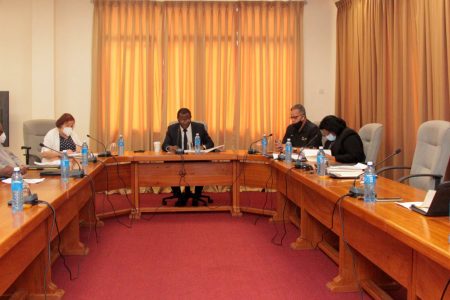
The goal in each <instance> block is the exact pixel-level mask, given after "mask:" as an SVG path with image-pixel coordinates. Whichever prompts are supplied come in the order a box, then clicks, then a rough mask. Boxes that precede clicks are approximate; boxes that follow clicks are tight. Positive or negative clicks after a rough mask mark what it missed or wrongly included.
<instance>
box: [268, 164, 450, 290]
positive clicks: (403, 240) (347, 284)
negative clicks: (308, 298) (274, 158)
mask: <svg viewBox="0 0 450 300" xmlns="http://www.w3.org/2000/svg"><path fill="white" fill-rule="evenodd" d="M273 166H274V168H276V169H277V181H278V191H279V193H280V194H281V196H280V203H279V205H278V210H277V214H276V215H275V217H274V218H276V219H277V220H282V219H285V218H286V215H285V214H286V212H283V210H282V207H283V205H282V203H283V202H286V201H288V199H289V201H292V202H294V203H295V204H296V205H298V206H299V207H300V208H301V226H300V228H301V230H300V237H299V238H298V239H297V241H296V242H294V243H293V244H292V247H293V248H295V249H310V248H312V247H315V246H316V245H318V247H319V248H321V249H322V250H323V251H324V252H325V253H327V254H328V255H329V256H330V257H331V258H333V259H334V260H335V261H336V262H337V263H338V264H339V274H338V275H337V276H336V277H335V278H334V279H333V280H332V281H330V282H329V283H328V284H327V286H328V287H329V288H330V289H331V290H332V291H337V292H345V291H355V290H358V288H359V285H361V286H362V287H363V288H364V289H365V290H366V291H367V292H368V293H369V294H371V295H372V296H374V297H376V298H377V297H381V298H387V297H388V295H387V294H386V293H385V292H384V291H382V290H381V289H380V288H379V287H378V285H383V284H386V283H389V282H386V276H384V274H383V273H382V272H381V271H383V272H385V273H387V274H388V275H389V276H390V277H392V278H393V279H395V281H397V282H398V283H400V284H401V285H402V286H404V287H405V288H406V289H407V291H408V299H415V298H416V296H417V297H420V298H422V299H439V297H440V295H441V293H442V291H443V290H444V287H445V285H446V283H447V281H448V280H449V278H450V246H449V243H448V240H447V238H448V234H449V232H450V222H449V219H448V217H438V218H427V217H424V216H422V215H420V214H417V213H415V212H412V211H409V210H407V209H405V208H403V207H400V206H399V205H396V204H395V203H376V204H372V205H370V204H369V205H368V204H366V203H364V202H363V201H361V200H358V199H354V198H349V197H346V198H343V199H342V200H340V201H339V202H337V201H338V199H339V198H340V197H341V196H343V195H345V194H346V193H347V192H348V190H349V188H350V187H351V186H352V184H353V181H352V180H336V179H332V178H329V177H319V176H317V175H315V174H310V173H309V172H305V171H294V170H293V169H291V167H292V166H288V165H286V164H285V163H283V162H275V163H274V164H273ZM377 194H378V196H379V197H395V196H401V197H402V198H403V199H404V200H405V201H420V200H421V199H423V198H424V195H425V192H424V191H421V190H418V189H414V188H412V187H410V186H407V185H404V184H400V183H397V182H394V181H391V180H388V179H384V178H380V179H379V180H378V182H377ZM333 212H334V215H333ZM341 220H343V221H342V222H341ZM332 223H333V226H332ZM329 230H330V231H332V232H334V233H335V234H336V235H337V236H338V238H339V241H338V247H337V248H338V249H339V251H338V250H336V249H335V248H333V247H332V246H331V245H329V244H327V243H326V242H324V241H323V236H324V234H326V232H327V231H329ZM447 297H448V298H450V292H449V293H447Z"/></svg>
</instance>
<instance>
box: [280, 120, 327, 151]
mask: <svg viewBox="0 0 450 300" xmlns="http://www.w3.org/2000/svg"><path fill="white" fill-rule="evenodd" d="M302 124H303V123H302V122H298V123H296V124H291V125H289V126H288V127H287V128H286V133H285V134H284V137H283V144H286V141H287V139H288V138H290V139H291V143H292V146H293V147H305V146H307V147H310V148H318V147H319V146H322V134H321V133H320V130H319V127H317V125H316V124H314V123H313V122H311V121H310V120H306V123H305V125H304V126H303V127H302Z"/></svg>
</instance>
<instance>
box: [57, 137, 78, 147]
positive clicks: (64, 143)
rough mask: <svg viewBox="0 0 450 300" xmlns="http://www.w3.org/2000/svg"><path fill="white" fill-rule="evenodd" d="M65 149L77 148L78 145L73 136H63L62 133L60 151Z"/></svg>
mask: <svg viewBox="0 0 450 300" xmlns="http://www.w3.org/2000/svg"><path fill="white" fill-rule="evenodd" d="M63 150H72V151H76V150H77V145H75V142H74V141H73V140H72V137H71V136H69V137H68V138H67V139H65V138H63V137H62V136H61V135H60V136H59V151H63Z"/></svg>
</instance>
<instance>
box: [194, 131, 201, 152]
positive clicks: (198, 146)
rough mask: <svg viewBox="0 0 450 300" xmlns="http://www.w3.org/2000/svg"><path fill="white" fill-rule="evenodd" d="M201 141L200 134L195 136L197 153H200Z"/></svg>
mask: <svg viewBox="0 0 450 300" xmlns="http://www.w3.org/2000/svg"><path fill="white" fill-rule="evenodd" d="M201 142H202V141H201V140H200V135H199V134H198V133H196V134H195V139H194V148H195V153H200V150H201Z"/></svg>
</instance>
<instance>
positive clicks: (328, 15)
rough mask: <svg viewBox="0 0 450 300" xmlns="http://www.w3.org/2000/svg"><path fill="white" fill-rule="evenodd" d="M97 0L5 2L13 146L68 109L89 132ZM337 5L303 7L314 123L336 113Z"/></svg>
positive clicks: (4, 58) (3, 59) (0, 62)
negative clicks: (27, 126)
mask: <svg viewBox="0 0 450 300" xmlns="http://www.w3.org/2000/svg"><path fill="white" fill-rule="evenodd" d="M92 14H93V4H92V2H91V0H0V20H1V23H2V26H0V41H1V43H0V70H1V71H0V90H6V91H10V131H11V133H10V136H11V139H10V140H11V144H10V145H11V146H10V148H11V150H12V151H14V152H16V153H18V154H19V153H20V152H21V150H20V146H21V145H22V141H23V136H22V123H23V121H25V120H29V119H32V118H33V119H36V118H57V117H59V116H60V115H61V114H62V113H64V112H70V113H72V114H73V115H74V116H75V119H76V131H77V132H78V134H79V135H80V136H85V134H86V133H88V131H89V120H90V98H91V49H92ZM335 23H336V7H335V5H334V1H332V0H309V1H307V2H306V4H305V8H304V59H305V63H304V72H305V76H304V86H305V106H306V109H307V112H308V117H309V118H310V119H311V120H320V119H321V118H322V117H323V116H325V115H326V114H333V113H334V84H335V48H336V46H335V31H336V29H335Z"/></svg>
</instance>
